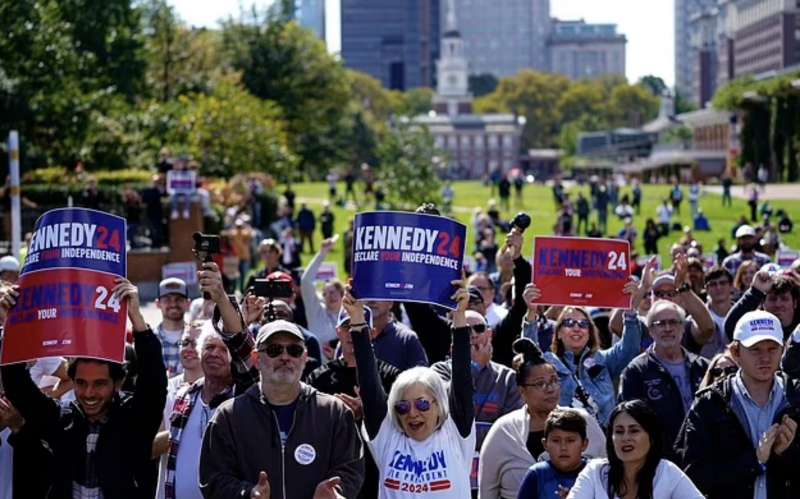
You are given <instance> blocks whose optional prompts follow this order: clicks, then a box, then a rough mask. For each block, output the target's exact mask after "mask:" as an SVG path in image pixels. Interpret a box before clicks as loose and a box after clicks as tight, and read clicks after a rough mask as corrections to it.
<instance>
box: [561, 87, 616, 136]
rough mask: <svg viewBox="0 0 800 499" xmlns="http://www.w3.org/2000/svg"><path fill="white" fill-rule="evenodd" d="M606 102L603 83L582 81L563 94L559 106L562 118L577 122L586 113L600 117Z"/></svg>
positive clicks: (565, 120) (564, 120)
mask: <svg viewBox="0 0 800 499" xmlns="http://www.w3.org/2000/svg"><path fill="white" fill-rule="evenodd" d="M605 103H606V98H605V96H604V95H603V87H602V86H601V85H599V84H598V83H597V82H593V81H582V82H579V83H575V84H573V85H571V86H570V87H569V88H568V89H567V91H566V92H564V93H563V94H562V95H561V97H560V99H559V100H558V103H557V108H558V112H559V115H560V116H559V117H560V119H561V120H562V121H563V122H566V123H570V122H577V121H578V120H579V119H580V118H581V117H582V116H584V115H591V116H594V117H600V116H601V115H603V114H604V112H605V109H604V106H605ZM600 126H601V127H602V125H600Z"/></svg>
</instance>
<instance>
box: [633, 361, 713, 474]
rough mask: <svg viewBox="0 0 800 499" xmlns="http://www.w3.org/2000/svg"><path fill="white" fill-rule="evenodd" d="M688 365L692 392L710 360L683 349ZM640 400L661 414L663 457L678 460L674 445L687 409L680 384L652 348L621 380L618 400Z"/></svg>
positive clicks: (701, 379)
mask: <svg viewBox="0 0 800 499" xmlns="http://www.w3.org/2000/svg"><path fill="white" fill-rule="evenodd" d="M683 354H684V358H685V360H686V365H687V367H688V368H689V382H690V383H691V385H692V391H693V392H696V391H697V390H698V388H700V382H702V381H703V376H704V375H705V373H706V369H708V359H705V358H703V357H700V356H698V355H695V354H693V353H691V352H688V351H687V350H686V349H683ZM633 399H641V400H644V401H645V402H647V403H648V404H649V405H650V407H652V408H653V410H654V411H655V412H656V414H658V415H659V416H660V419H661V424H662V426H663V429H664V431H663V435H664V451H665V455H664V457H665V458H666V459H669V460H670V461H673V462H677V459H676V456H675V450H674V449H673V444H674V443H675V438H676V437H677V436H678V431H680V429H681V425H682V424H683V418H684V417H685V416H686V410H685V409H684V407H683V398H682V397H681V391H680V389H679V388H678V385H677V383H675V380H674V379H673V377H672V375H671V374H670V373H669V371H667V369H666V368H665V367H664V365H663V364H661V362H659V360H658V359H657V358H656V355H655V352H654V351H653V348H652V347H650V348H648V349H647V351H645V352H643V353H641V354H639V355H638V356H637V357H636V358H635V359H633V360H632V361H631V363H630V364H628V367H626V368H625V370H624V371H622V375H621V377H620V382H619V400H620V402H621V401H623V400H624V401H627V400H633Z"/></svg>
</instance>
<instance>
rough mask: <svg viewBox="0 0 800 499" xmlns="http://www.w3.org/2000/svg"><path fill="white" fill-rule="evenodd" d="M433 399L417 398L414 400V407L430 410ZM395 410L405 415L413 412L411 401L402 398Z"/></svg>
mask: <svg viewBox="0 0 800 499" xmlns="http://www.w3.org/2000/svg"><path fill="white" fill-rule="evenodd" d="M431 403H432V402H431V401H430V400H425V399H416V400H415V401H414V407H415V408H416V409H417V410H418V411H419V412H428V411H429V410H430V409H431ZM394 410H395V412H397V414H399V415H401V416H403V415H405V414H408V413H409V412H411V402H410V401H408V400H401V401H399V402H398V403H396V404H395V405H394Z"/></svg>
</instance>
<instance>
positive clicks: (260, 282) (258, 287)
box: [253, 279, 294, 300]
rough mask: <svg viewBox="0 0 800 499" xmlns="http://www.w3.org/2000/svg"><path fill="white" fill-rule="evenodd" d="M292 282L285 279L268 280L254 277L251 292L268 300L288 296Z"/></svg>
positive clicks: (290, 294)
mask: <svg viewBox="0 0 800 499" xmlns="http://www.w3.org/2000/svg"><path fill="white" fill-rule="evenodd" d="M293 292H294V291H293V290H292V283H290V282H286V281H270V280H268V279H256V280H255V284H253V294H254V295H256V296H263V297H264V298H268V299H269V300H273V299H275V298H289V297H291V296H292V293H293Z"/></svg>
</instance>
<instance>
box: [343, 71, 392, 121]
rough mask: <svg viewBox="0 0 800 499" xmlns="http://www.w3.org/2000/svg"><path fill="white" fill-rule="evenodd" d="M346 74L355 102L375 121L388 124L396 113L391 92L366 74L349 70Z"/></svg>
mask: <svg viewBox="0 0 800 499" xmlns="http://www.w3.org/2000/svg"><path fill="white" fill-rule="evenodd" d="M346 74H347V79H348V83H349V85H350V94H351V99H352V100H353V102H354V103H355V104H356V105H357V106H358V107H359V108H360V109H362V110H363V111H364V112H365V113H367V114H369V116H370V117H371V119H372V120H373V121H376V122H380V123H384V122H386V121H387V120H388V119H389V117H390V116H391V115H392V113H393V112H394V110H393V104H394V103H393V98H392V95H391V92H390V91H388V90H386V89H385V88H383V85H381V82H380V81H378V80H376V79H375V78H373V77H372V76H370V75H368V74H366V73H362V72H360V71H354V70H350V69H348V70H346Z"/></svg>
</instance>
